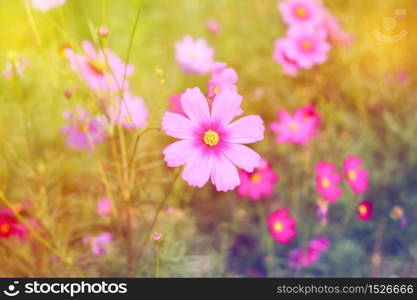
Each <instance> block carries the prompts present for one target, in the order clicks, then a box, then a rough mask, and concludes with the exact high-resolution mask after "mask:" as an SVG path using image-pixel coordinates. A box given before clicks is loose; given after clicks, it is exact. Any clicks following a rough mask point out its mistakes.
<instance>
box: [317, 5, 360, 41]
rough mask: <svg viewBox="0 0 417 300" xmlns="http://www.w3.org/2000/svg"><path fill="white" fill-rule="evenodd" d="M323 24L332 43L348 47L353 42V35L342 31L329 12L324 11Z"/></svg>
mask: <svg viewBox="0 0 417 300" xmlns="http://www.w3.org/2000/svg"><path fill="white" fill-rule="evenodd" d="M323 25H324V28H325V29H326V31H327V35H328V36H329V38H330V40H331V41H332V42H333V43H335V44H339V45H341V46H343V47H348V46H350V45H351V44H352V43H353V42H354V40H355V37H354V35H353V34H351V33H349V32H346V31H344V30H343V28H342V26H341V25H340V23H339V21H338V20H337V19H336V17H335V16H333V15H332V14H331V13H330V12H325V13H324V20H323Z"/></svg>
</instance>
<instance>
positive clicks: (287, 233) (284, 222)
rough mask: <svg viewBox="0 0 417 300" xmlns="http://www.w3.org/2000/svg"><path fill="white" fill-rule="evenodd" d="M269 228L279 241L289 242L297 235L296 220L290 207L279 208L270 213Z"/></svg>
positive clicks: (274, 237)
mask: <svg viewBox="0 0 417 300" xmlns="http://www.w3.org/2000/svg"><path fill="white" fill-rule="evenodd" d="M267 223H268V230H269V232H270V233H271V235H272V237H273V239H274V240H275V241H277V242H278V243H282V244H288V243H289V242H291V240H292V239H293V238H294V237H295V236H296V235H297V230H296V228H295V227H296V221H295V219H294V218H292V217H291V216H290V211H289V210H288V209H277V210H276V211H274V212H273V213H271V214H269V215H268V219H267Z"/></svg>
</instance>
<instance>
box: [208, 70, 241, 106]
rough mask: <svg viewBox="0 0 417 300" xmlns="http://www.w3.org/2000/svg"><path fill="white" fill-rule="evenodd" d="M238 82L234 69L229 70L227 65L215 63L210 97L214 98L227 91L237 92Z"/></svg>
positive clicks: (209, 92)
mask: <svg viewBox="0 0 417 300" xmlns="http://www.w3.org/2000/svg"><path fill="white" fill-rule="evenodd" d="M237 80H238V77H237V73H236V71H235V70H234V69H233V68H227V64H226V63H222V62H217V63H215V64H214V67H213V71H212V74H211V78H210V81H209V84H208V97H209V98H214V97H215V96H216V95H218V94H219V93H220V92H222V91H225V90H230V91H232V92H237V87H236V85H235V84H236V82H237Z"/></svg>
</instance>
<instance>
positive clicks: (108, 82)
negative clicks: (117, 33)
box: [64, 41, 134, 92]
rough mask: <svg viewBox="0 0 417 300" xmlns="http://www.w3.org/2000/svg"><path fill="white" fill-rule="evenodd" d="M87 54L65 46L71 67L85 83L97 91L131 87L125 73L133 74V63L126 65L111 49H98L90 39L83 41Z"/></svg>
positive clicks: (127, 74)
mask: <svg viewBox="0 0 417 300" xmlns="http://www.w3.org/2000/svg"><path fill="white" fill-rule="evenodd" d="M83 49H84V52H85V53H86V56H84V55H81V54H77V53H75V52H74V51H73V50H72V49H71V48H65V50H64V52H65V54H66V55H67V57H68V59H69V61H70V64H71V68H72V69H73V70H74V71H75V72H78V73H79V74H80V76H81V78H82V79H83V80H84V81H85V83H86V84H87V85H88V86H89V87H90V88H92V89H93V90H96V91H105V92H108V91H118V90H125V89H128V88H129V82H128V81H127V80H126V79H125V77H124V75H125V72H126V76H130V75H132V74H133V71H134V67H133V65H126V64H125V63H124V62H123V61H121V60H120V58H119V57H118V56H117V55H116V54H115V53H114V52H113V51H111V50H110V49H108V48H105V49H104V52H103V51H101V50H98V51H97V50H96V49H95V48H94V45H93V44H92V43H91V42H89V41H83Z"/></svg>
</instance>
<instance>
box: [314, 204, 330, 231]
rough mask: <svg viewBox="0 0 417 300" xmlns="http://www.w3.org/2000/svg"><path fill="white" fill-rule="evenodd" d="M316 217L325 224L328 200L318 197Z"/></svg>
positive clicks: (327, 220)
mask: <svg viewBox="0 0 417 300" xmlns="http://www.w3.org/2000/svg"><path fill="white" fill-rule="evenodd" d="M316 206H317V208H316V218H317V219H318V220H319V221H320V222H321V223H322V224H323V225H326V224H327V223H328V222H329V217H328V212H329V202H327V201H326V200H323V199H321V198H320V199H318V200H317V201H316Z"/></svg>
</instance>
